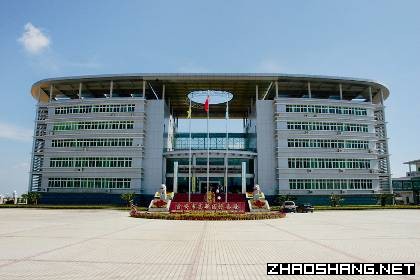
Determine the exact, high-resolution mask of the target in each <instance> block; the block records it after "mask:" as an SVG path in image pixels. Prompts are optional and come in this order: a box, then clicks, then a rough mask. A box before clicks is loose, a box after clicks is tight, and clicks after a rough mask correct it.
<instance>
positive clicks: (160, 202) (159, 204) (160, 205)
mask: <svg viewBox="0 0 420 280" xmlns="http://www.w3.org/2000/svg"><path fill="white" fill-rule="evenodd" d="M153 205H154V206H156V208H163V207H165V206H166V201H165V200H163V199H156V200H155V201H153Z"/></svg>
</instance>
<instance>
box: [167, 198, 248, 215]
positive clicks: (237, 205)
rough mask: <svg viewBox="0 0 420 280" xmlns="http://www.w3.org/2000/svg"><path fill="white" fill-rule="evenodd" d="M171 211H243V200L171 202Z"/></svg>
mask: <svg viewBox="0 0 420 280" xmlns="http://www.w3.org/2000/svg"><path fill="white" fill-rule="evenodd" d="M169 211H170V212H171V213H179V212H192V211H198V212H216V211H223V212H229V213H245V202H215V203H208V202H174V201H172V202H171V206H170V210H169Z"/></svg>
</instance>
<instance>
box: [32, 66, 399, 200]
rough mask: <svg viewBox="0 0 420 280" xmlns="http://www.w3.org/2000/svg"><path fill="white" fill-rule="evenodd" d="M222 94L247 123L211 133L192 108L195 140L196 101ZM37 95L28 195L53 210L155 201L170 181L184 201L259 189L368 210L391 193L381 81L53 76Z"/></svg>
mask: <svg viewBox="0 0 420 280" xmlns="http://www.w3.org/2000/svg"><path fill="white" fill-rule="evenodd" d="M215 90H217V91H226V92H229V93H231V94H233V98H232V100H230V101H229V102H228V103H229V104H228V106H229V107H228V108H229V111H228V117H229V120H232V119H241V120H242V128H241V129H242V132H240V133H238V132H235V133H233V132H229V131H228V133H227V135H226V133H212V132H211V129H210V133H209V134H207V131H206V128H205V119H206V117H207V115H206V113H205V111H204V110H203V109H202V108H201V107H202V105H201V104H193V105H194V106H193V107H192V118H199V119H202V120H203V130H202V131H200V132H194V133H191V140H190V134H189V133H186V132H185V131H184V132H181V131H179V130H178V125H179V123H180V122H182V121H187V120H186V118H187V114H186V112H187V111H188V110H189V100H188V97H187V96H188V94H189V93H191V92H193V91H215ZM31 93H32V96H33V98H34V99H35V100H36V101H37V102H38V103H37V113H36V119H35V131H34V143H33V154H32V164H31V172H30V180H29V181H30V182H29V191H36V192H42V197H43V200H44V202H45V203H114V202H116V201H117V200H118V201H119V196H120V194H121V193H124V192H135V193H137V194H140V197H141V196H143V197H145V198H146V197H149V196H152V195H153V194H154V192H155V191H156V190H157V189H158V187H159V186H160V184H162V183H164V184H166V185H167V188H168V189H169V190H170V191H174V192H175V193H186V192H188V189H189V188H191V190H192V192H194V193H200V192H201V193H202V192H204V191H205V189H206V187H207V188H208V184H209V183H208V181H209V182H210V184H218V185H223V186H226V185H227V188H228V192H233V193H241V192H245V191H250V190H252V187H253V186H254V184H257V183H258V184H259V185H260V187H261V189H262V191H263V192H264V193H265V194H266V195H267V196H268V197H269V196H270V195H271V196H273V195H277V194H291V195H294V196H297V197H298V199H302V200H309V201H312V202H314V203H317V202H319V203H324V202H325V201H326V199H327V198H328V196H330V195H331V194H332V193H337V194H341V195H343V196H345V197H347V198H348V199H347V201H348V202H349V203H350V202H351V201H354V203H360V202H361V203H363V202H362V200H363V199H368V198H373V196H374V195H375V194H377V193H381V192H390V191H391V192H392V187H391V184H390V164H389V155H388V143H387V134H386V122H385V112H384V100H385V99H386V98H387V97H388V95H389V91H388V89H387V88H386V87H385V86H384V85H382V84H380V83H378V82H375V81H371V80H363V79H353V78H342V77H325V76H306V75H282V74H130V75H103V76H81V77H68V78H53V79H46V80H41V81H39V82H36V83H35V84H34V85H33V86H32V89H31ZM209 117H210V118H211V119H213V118H215V119H224V118H225V117H226V104H224V103H222V104H211V105H210V113H209ZM190 141H191V142H190ZM190 143H191V146H190ZM190 148H191V151H190ZM207 157H209V163H208V164H209V166H207ZM190 163H191V164H190ZM207 176H208V177H209V179H207ZM190 182H191V183H190ZM146 200H147V199H145V201H146ZM366 201H367V200H366Z"/></svg>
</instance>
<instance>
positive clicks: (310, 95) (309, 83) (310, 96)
mask: <svg viewBox="0 0 420 280" xmlns="http://www.w3.org/2000/svg"><path fill="white" fill-rule="evenodd" d="M308 95H309V98H312V91H311V82H308Z"/></svg>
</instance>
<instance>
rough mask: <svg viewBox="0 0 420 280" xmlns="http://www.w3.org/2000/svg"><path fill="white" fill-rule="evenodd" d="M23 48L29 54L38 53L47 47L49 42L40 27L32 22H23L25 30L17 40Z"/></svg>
mask: <svg viewBox="0 0 420 280" xmlns="http://www.w3.org/2000/svg"><path fill="white" fill-rule="evenodd" d="M18 41H19V42H20V43H21V44H22V45H23V47H24V48H25V50H26V51H27V52H28V53H30V54H38V53H40V52H42V51H43V50H45V49H46V48H48V46H49V45H50V43H51V40H50V38H48V36H47V35H45V34H44V33H42V31H41V29H39V28H37V27H35V26H34V25H33V24H32V23H30V22H28V23H27V24H25V31H24V32H23V34H22V36H21V37H20V38H19V40H18Z"/></svg>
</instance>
